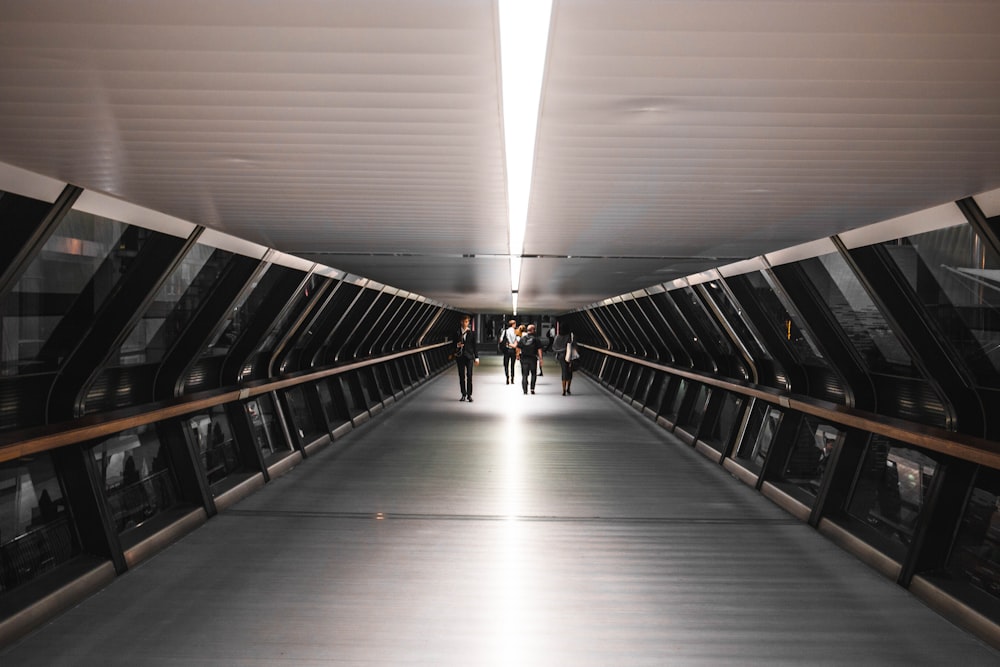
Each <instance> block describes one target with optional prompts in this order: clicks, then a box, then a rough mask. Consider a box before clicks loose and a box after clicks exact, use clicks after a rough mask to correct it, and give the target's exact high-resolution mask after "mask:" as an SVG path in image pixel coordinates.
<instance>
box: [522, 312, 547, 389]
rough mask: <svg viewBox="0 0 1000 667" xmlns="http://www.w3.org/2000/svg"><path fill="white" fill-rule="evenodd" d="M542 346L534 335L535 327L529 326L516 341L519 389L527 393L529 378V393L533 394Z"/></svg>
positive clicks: (540, 362) (540, 360)
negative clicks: (518, 361)
mask: <svg viewBox="0 0 1000 667" xmlns="http://www.w3.org/2000/svg"><path fill="white" fill-rule="evenodd" d="M544 347H545V346H544V344H543V343H542V341H541V340H540V339H539V338H538V336H536V335H535V325H534V324H529V325H528V331H527V332H526V333H525V334H524V335H523V336H521V340H519V341H517V358H518V359H520V360H521V389H523V390H524V393H525V394H527V393H528V376H529V375H530V376H531V393H532V394H534V393H535V380H536V379H537V377H538V367H539V366H541V365H542V349H543V348H544Z"/></svg>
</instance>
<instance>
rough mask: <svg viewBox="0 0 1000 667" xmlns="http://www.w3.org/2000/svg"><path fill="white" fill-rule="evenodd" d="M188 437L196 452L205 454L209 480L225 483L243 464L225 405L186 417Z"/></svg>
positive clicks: (204, 462)
mask: <svg viewBox="0 0 1000 667" xmlns="http://www.w3.org/2000/svg"><path fill="white" fill-rule="evenodd" d="M184 423H185V426H186V427H187V434H188V437H189V438H190V439H191V444H192V445H193V446H194V448H195V451H196V452H197V453H198V455H199V456H200V457H201V465H202V467H203V468H204V470H205V474H206V475H207V476H208V483H209V484H215V483H217V482H221V481H222V480H224V479H225V478H226V477H227V476H229V475H230V474H231V473H234V472H236V471H237V470H240V469H241V468H242V467H243V465H242V461H241V460H240V451H239V448H238V447H237V446H236V439H235V438H234V437H233V430H232V428H230V425H229V418H228V417H227V416H226V410H225V408H224V407H223V406H217V407H215V408H212V410H211V411H210V412H207V413H202V414H199V415H193V416H190V417H186V418H185V420H184Z"/></svg>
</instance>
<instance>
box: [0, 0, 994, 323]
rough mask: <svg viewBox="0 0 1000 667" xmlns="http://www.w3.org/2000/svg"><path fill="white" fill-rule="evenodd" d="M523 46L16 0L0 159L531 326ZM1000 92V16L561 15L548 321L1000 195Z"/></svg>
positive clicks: (986, 12) (547, 202) (425, 25)
mask: <svg viewBox="0 0 1000 667" xmlns="http://www.w3.org/2000/svg"><path fill="white" fill-rule="evenodd" d="M497 50H498V39H497V27H496V7H495V3H494V2H492V1H490V0H351V1H346V0H343V1H339V2H338V1H335V0H333V1H331V0H326V1H320V0H310V1H306V0H282V1H281V2H271V3H266V2H245V1H243V0H213V1H212V2H194V1H192V0H187V1H178V0H171V1H170V2H166V1H165V0H146V1H144V2H127V1H125V0H120V1H110V0H106V1H102V2H97V1H92V2H79V1H77V0H49V1H45V0H33V1H32V2H30V3H28V2H26V3H12V2H8V3H3V7H2V9H0V162H5V163H8V164H11V165H15V166H19V167H22V168H25V169H28V170H31V171H35V172H38V173H41V174H45V175H48V176H53V177H56V178H59V179H61V180H64V181H67V182H72V183H74V184H77V185H81V186H84V187H87V188H90V189H95V190H99V191H102V192H105V193H108V194H111V195H114V196H117V197H121V198H123V199H126V200H128V201H130V202H134V203H136V204H139V205H141V206H145V207H148V208H152V209H155V210H158V211H162V212H164V213H168V214H170V215H173V216H176V217H179V218H183V219H185V220H190V221H192V222H195V223H198V224H203V225H206V226H209V227H213V228H216V229H219V230H222V231H225V232H228V233H230V234H233V235H236V236H239V237H242V238H246V239H248V240H251V241H254V242H257V243H261V244H264V245H267V246H270V247H275V248H277V249H279V250H283V251H285V252H291V253H296V254H301V255H302V256H304V257H308V258H310V259H316V260H319V261H321V262H323V263H324V264H328V265H330V266H333V267H336V268H340V269H344V270H348V271H351V272H353V273H358V274H361V275H365V276H367V277H370V278H374V279H376V280H378V281H380V282H384V283H388V284H390V285H393V286H396V287H399V288H402V289H405V290H409V291H413V292H416V293H419V294H423V295H425V296H427V297H430V298H432V299H436V300H439V301H443V302H445V303H449V304H451V305H454V306H456V307H461V308H466V309H470V310H488V311H504V310H507V309H508V306H509V303H510V298H509V281H508V272H507V262H506V260H505V258H504V257H505V255H506V253H507V240H506V239H507V236H506V231H505V224H506V205H505V196H504V193H505V185H504V179H503V176H504V166H503V149H502V146H503V142H502V119H501V118H500V111H499V110H500V92H499V72H498V51H497ZM998 82H1000V2H997V1H996V0H988V1H985V2H960V1H950V2H931V3H921V2H915V1H913V0H900V1H898V2H877V1H874V0H864V1H860V0H859V1H857V2H853V1H850V0H840V1H836V0H830V1H822V0H817V1H807V0H798V1H796V2H759V1H756V0H745V1H738V0H733V1H712V0H685V1H678V2H655V1H649V0H613V1H612V0H603V1H597V0H593V1H584V0H561V1H560V0H556V1H555V5H554V14H553V24H552V42H551V44H550V52H549V61H548V65H547V72H546V84H545V88H544V91H543V95H542V105H543V108H542V112H541V119H540V126H539V136H538V154H537V156H536V169H535V180H534V186H533V197H532V205H531V209H530V212H529V224H528V231H527V236H526V247H525V252H526V253H527V254H528V255H532V256H534V255H537V256H538V257H529V258H527V259H526V260H525V263H524V272H523V275H522V282H521V294H520V304H521V307H522V310H526V311H531V310H534V311H540V310H544V311H556V312H561V311H564V310H567V309H570V308H574V307H577V306H580V305H584V304H587V303H591V302H593V301H595V300H597V299H600V298H603V297H607V296H613V295H617V294H621V293H624V292H628V291H631V290H634V289H638V288H641V287H646V286H649V285H652V284H654V283H659V282H664V281H667V280H672V279H673V278H676V277H679V276H682V275H687V274H690V273H693V272H695V271H698V270H702V269H705V268H710V267H713V266H718V265H720V264H724V263H729V262H731V261H733V260H735V259H740V258H743V257H747V256H752V255H756V254H760V253H762V252H766V251H771V250H776V249H779V248H783V247H786V246H790V245H793V244H797V243H800V242H804V241H809V240H812V239H815V238H819V237H822V236H826V235H829V234H832V233H836V232H839V231H843V230H846V229H851V228H855V227H859V226H862V225H866V224H869V223H871V222H876V221H879V220H883V219H887V218H892V217H896V216H898V215H901V214H903V213H907V212H910V211H914V210H919V209H923V208H927V207H929V206H932V205H936V204H939V203H942V202H947V201H953V200H956V199H959V198H962V197H964V196H968V195H972V194H976V193H979V192H983V191H985V190H990V189H993V188H997V187H1000V85H998ZM0 186H2V184H0ZM567 256H572V258H571V259H568V258H567Z"/></svg>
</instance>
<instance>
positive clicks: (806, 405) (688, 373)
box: [580, 343, 1000, 469]
mask: <svg viewBox="0 0 1000 667" xmlns="http://www.w3.org/2000/svg"><path fill="white" fill-rule="evenodd" d="M580 347H581V348H584V349H587V350H590V351H591V352H595V353H599V354H604V355H607V356H609V357H617V358H619V359H623V360H625V361H628V362H630V363H634V364H639V365H641V366H646V367H648V368H652V369H654V370H658V371H662V372H664V373H668V374H670V375H676V376H678V377H682V378H686V379H688V380H693V381H695V382H700V383H701V384H705V385H708V386H711V387H716V388H719V389H723V390H725V391H729V392H732V393H734V394H741V395H743V396H749V397H752V398H756V399H759V400H762V401H766V402H768V403H772V404H774V405H778V406H781V407H783V408H787V409H790V410H795V411H797V412H802V413H805V414H808V415H812V416H813V417H820V418H821V419H826V420H829V421H832V422H835V423H837V424H840V425H841V426H846V427H849V428H856V429H859V430H862V431H868V432H870V433H877V434H879V435H884V436H886V437H888V438H892V439H894V440H898V441H900V442H905V443H906V444H909V445H914V446H916V447H921V448H923V449H929V450H931V451H935V452H939V453H941V454H946V455H948V456H952V457H955V458H958V459H962V460H963V461H970V462H972V463H978V464H981V465H985V466H988V467H990V468H997V469H1000V442H997V441H995V440H987V439H986V438H977V437H975V436H969V435H965V434H962V433H955V432H954V431H948V430H945V429H942V428H936V427H934V426H926V425H923V424H916V423H914V422H910V421H906V420H903V419H897V418H895V417H887V416H884V415H878V414H875V413H873V412H868V411H866V410H858V409H856V408H851V407H848V406H845V405H838V404H836V403H830V402H828V401H820V400H818V399H814V398H809V397H805V396H801V395H798V394H792V393H789V392H783V391H780V390H778V389H772V388H770V387H761V386H759V385H752V384H749V383H745V382H739V381H736V380H732V379H730V378H723V377H721V376H718V375H713V374H711V373H701V372H698V371H692V370H685V369H681V368H674V367H672V366H664V365H663V364H659V363H656V362H653V361H649V360H648V359H643V358H641V357H633V356H630V355H627V354H622V353H621V352H614V351H612V350H608V349H605V348H600V347H594V346H591V345H584V344H582V343H581V344H580Z"/></svg>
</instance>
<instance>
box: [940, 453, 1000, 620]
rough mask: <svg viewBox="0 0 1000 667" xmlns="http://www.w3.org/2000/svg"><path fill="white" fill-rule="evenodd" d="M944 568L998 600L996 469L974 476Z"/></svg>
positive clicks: (999, 495) (999, 485)
mask: <svg viewBox="0 0 1000 667" xmlns="http://www.w3.org/2000/svg"><path fill="white" fill-rule="evenodd" d="M947 569H948V572H949V573H951V574H952V575H953V576H956V577H958V578H959V579H961V580H963V581H967V582H969V583H971V584H972V585H973V586H975V587H976V588H979V589H980V590H982V591H984V592H986V593H988V594H989V595H991V596H993V597H994V598H997V599H998V600H1000V472H998V471H996V470H992V469H988V468H983V469H981V470H980V472H979V474H978V475H977V478H976V483H975V486H974V487H973V489H972V494H971V495H970V496H969V502H968V505H966V508H965V514H964V515H963V516H962V523H961V525H960V526H959V532H958V537H957V538H956V540H955V547H954V548H953V549H952V552H951V557H950V559H949V561H948V566H947Z"/></svg>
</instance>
